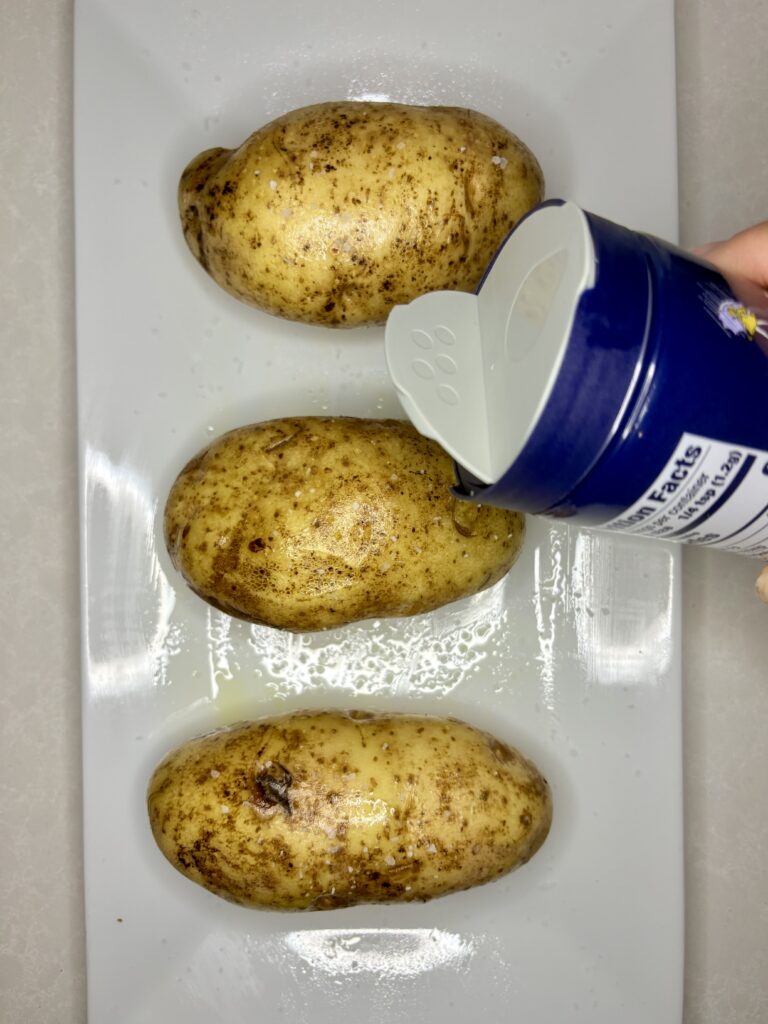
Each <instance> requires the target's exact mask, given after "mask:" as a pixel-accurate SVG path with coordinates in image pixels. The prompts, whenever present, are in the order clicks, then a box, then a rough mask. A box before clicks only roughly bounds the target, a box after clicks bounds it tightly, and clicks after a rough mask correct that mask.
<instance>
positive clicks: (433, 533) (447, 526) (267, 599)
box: [164, 416, 524, 631]
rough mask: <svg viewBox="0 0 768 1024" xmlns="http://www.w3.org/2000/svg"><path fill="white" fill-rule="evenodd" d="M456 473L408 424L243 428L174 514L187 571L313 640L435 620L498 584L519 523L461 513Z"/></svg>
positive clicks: (204, 587)
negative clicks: (376, 623)
mask: <svg viewBox="0 0 768 1024" xmlns="http://www.w3.org/2000/svg"><path fill="white" fill-rule="evenodd" d="M453 483H454V469H453V462H452V460H451V458H450V456H449V455H448V454H447V453H446V452H444V451H443V450H442V448H440V446H439V445H438V444H436V443H435V442H434V441H432V440H429V439H428V438H425V437H423V436H422V435H421V434H419V433H418V432H417V431H416V430H415V428H414V427H413V426H411V424H410V423H408V422H404V421H401V420H367V419H356V418H353V417H320V416H308V417H295V418H285V419H276V420H270V421H268V422H265V423H257V424H253V425H251V426H246V427H242V428H239V429H237V430H233V431H231V432H230V433H228V434H225V435H224V436H223V437H220V438H219V439H218V440H215V441H213V442H212V443H211V444H209V445H208V446H207V447H206V448H205V449H204V450H203V451H202V452H200V453H199V454H198V455H197V456H196V457H195V458H194V459H192V461H191V462H189V464H188V465H187V466H186V467H185V468H184V469H183V470H182V471H181V473H180V474H179V476H178V477H177V479H176V481H175V483H174V484H173V486H172V488H171V491H170V494H169V496H168V499H167V502H166V506H165V517H164V528H165V540H166V544H167V547H168V551H169V553H170V556H171V559H172V561H173V564H174V565H175V567H176V568H177V569H178V570H179V572H180V573H181V574H182V576H183V577H184V579H185V580H186V581H187V583H188V584H189V586H190V587H191V588H192V589H193V590H194V591H195V592H196V593H197V594H198V595H199V596H200V597H202V598H203V599H205V600H206V601H208V602H209V603H211V604H213V605H215V606H216V607H217V608H219V609H221V610H222V611H225V612H227V613H229V614H230V615H233V616H236V617H239V618H243V619H246V620H248V621H251V622H257V623H263V624H266V625H269V626H273V627H276V628H279V629H287V630H294V631H313V630H321V629H327V628H330V627H334V626H340V625H344V624H345V623H349V622H354V621H356V620H360V619H369V618H383V617H392V616H407V615H414V614H416V613H419V612H426V611H430V610H432V609H434V608H438V607H440V606H441V605H444V604H448V603H449V602H451V601H455V600H457V599H459V598H461V597H466V596H469V595H471V594H475V593H477V592H478V591H480V590H482V589H483V588H485V587H488V586H490V585H491V584H493V583H495V582H496V581H497V580H499V579H501V577H502V576H503V575H504V574H505V573H506V572H507V570H508V569H509V568H510V566H511V565H512V563H513V562H514V560H515V558H516V557H517V555H518V553H519V551H520V547H521V544H522V540H523V534H524V519H523V517H522V516H521V515H520V514H519V513H517V512H510V511H507V510H504V509H499V508H495V507H493V506H490V505H489V506H480V505H476V504H473V503H469V502H464V501H459V500H457V499H456V498H454V497H453V495H452V494H451V490H450V489H451V487H452V485H453Z"/></svg>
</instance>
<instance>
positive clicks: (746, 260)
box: [695, 221, 768, 288]
mask: <svg viewBox="0 0 768 1024" xmlns="http://www.w3.org/2000/svg"><path fill="white" fill-rule="evenodd" d="M695 251H697V253H698V254H699V255H701V256H704V257H705V258H706V259H708V260H709V261H710V262H711V263H714V264H715V266H716V267H717V268H718V269H719V270H721V271H722V272H723V273H725V274H726V275H727V274H738V275H739V276H740V277H745V278H747V279H748V280H750V281H754V282H756V283H757V284H759V285H760V286H761V287H763V288H766V287H768V221H763V222H762V223H760V224H755V225H754V227H751V228H747V229H746V230H745V231H740V232H739V233H738V234H737V235H734V236H733V238H728V239H727V240H726V241H724V242H713V243H710V244H709V245H705V246H701V247H700V248H699V249H698V250H695Z"/></svg>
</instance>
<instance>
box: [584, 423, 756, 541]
mask: <svg viewBox="0 0 768 1024" xmlns="http://www.w3.org/2000/svg"><path fill="white" fill-rule="evenodd" d="M603 529H606V530H621V531H622V532H625V533H635V534H644V535H646V536H649V537H658V538H660V539H663V540H676V541H683V542H687V543H691V544H706V545H708V546H710V547H713V548H725V549H726V550H729V551H739V552H741V553H742V554H745V555H752V556H753V557H756V558H768V452H764V451H760V450H758V449H756V448H742V447H741V446H739V445H732V444H726V443H723V442H722V441H714V440H712V439H711V438H708V437H699V436H698V435H696V434H683V436H682V437H681V438H680V441H679V443H678V445H677V447H676V448H675V450H674V452H673V453H672V455H671V456H670V458H669V461H668V462H667V464H666V466H665V467H664V469H663V470H662V471H661V473H659V475H658V477H657V478H656V479H655V480H654V482H653V483H652V484H651V486H650V487H649V488H648V489H647V490H646V491H645V493H644V494H643V496H642V497H641V498H640V499H639V500H638V501H636V502H635V504H634V505H632V507H631V508H628V509H627V510H626V511H625V512H623V513H622V514H621V515H620V516H617V517H616V518H615V519H611V520H610V521H609V522H607V523H605V524H604V525H603Z"/></svg>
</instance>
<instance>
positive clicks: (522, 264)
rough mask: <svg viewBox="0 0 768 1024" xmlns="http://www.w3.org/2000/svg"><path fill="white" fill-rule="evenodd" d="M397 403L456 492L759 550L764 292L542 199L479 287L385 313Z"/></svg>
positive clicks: (766, 529) (577, 519) (611, 525)
mask: <svg viewBox="0 0 768 1024" xmlns="http://www.w3.org/2000/svg"><path fill="white" fill-rule="evenodd" d="M385 347H386V355H387V362H388V366H389V371H390V374H391V377H392V380H393V382H394V384H395V387H396V388H397V391H398V394H399V397H400V399H401V402H402V404H403V406H404V409H405V411H406V413H407V414H408V416H409V417H410V419H411V420H412V421H413V423H414V425H415V426H416V428H417V429H418V430H420V431H421V432H422V433H424V434H426V435H427V436H430V437H433V438H435V440H437V441H438V442H439V443H440V444H441V445H442V446H443V447H444V448H445V449H446V450H447V451H448V452H449V453H450V454H451V455H452V456H453V458H454V459H455V462H456V475H457V485H456V488H455V493H456V495H457V496H458V497H460V498H465V499H468V500H474V501H477V502H481V503H483V504H493V505H500V506H502V507H504V508H512V509H517V510H519V511H524V512H528V513H532V514H540V515H545V516H551V517H557V518H565V519H567V520H568V521H569V522H573V523H577V524H579V525H586V526H593V527H599V528H603V529H608V530H615V531H622V532H627V533H632V534H639V535H645V536H649V537H657V538H662V539H665V540H675V541H684V542H692V543H698V544H707V545H709V546H712V547H720V548H727V549H730V550H734V551H740V552H742V553H745V554H748V555H752V556H755V557H762V558H765V557H768V358H766V354H765V353H766V352H768V298H766V293H765V292H763V291H762V290H760V289H757V288H756V287H755V286H754V285H748V284H747V283H746V282H736V281H730V282H728V281H726V280H725V279H724V278H723V277H722V276H721V274H720V273H719V272H718V271H717V270H716V269H715V268H714V267H713V266H711V265H710V264H708V263H707V262H705V261H703V260H700V259H698V258H696V257H694V256H691V255H690V254H688V253H685V252H683V251H682V250H680V249H678V248H676V247H675V246H673V245H670V244H669V243H667V242H664V241H661V240H659V239H657V238H653V237H651V236H648V235H643V234H639V233H637V232H634V231H630V230H628V229H627V228H624V227H621V226H619V225H617V224H614V223H612V222H610V221H608V220H605V219H603V218H601V217H597V216H595V215H593V214H591V213H587V212H585V211H583V210H581V209H580V208H579V207H578V206H576V205H575V204H573V203H571V202H563V201H560V200H555V201H551V202H547V203H543V204H542V205H541V206H539V207H537V208H536V209H535V210H533V211H532V212H531V213H530V214H528V216H527V217H525V218H524V219H523V220H522V221H521V222H520V223H519V224H518V225H517V226H516V227H515V229H514V230H513V231H512V232H511V234H510V235H509V237H508V238H507V240H506V241H505V243H504V245H503V246H502V247H501V249H500V250H499V251H498V253H497V254H496V256H495V258H494V261H493V263H492V264H491V266H490V267H489V269H488V271H487V272H486V275H485V277H484V279H483V281H482V282H481V284H480V287H479V289H478V291H477V293H476V294H475V295H471V294H466V293H462V292H433V293H430V294H428V295H425V296H422V297H421V298H419V299H416V300H415V301H414V302H412V303H410V304H409V305H407V306H398V307H396V308H395V309H394V310H393V311H392V313H391V314H390V317H389V320H388V323H387V328H386V345H385Z"/></svg>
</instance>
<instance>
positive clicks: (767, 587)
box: [755, 565, 768, 604]
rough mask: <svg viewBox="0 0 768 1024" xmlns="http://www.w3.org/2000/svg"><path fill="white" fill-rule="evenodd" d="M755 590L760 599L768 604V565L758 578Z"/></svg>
mask: <svg viewBox="0 0 768 1024" xmlns="http://www.w3.org/2000/svg"><path fill="white" fill-rule="evenodd" d="M755 590H756V591H757V596H758V597H759V598H760V600H761V601H765V603H766V604H768V565H766V567H765V568H764V569H763V571H762V572H761V573H760V575H759V576H758V577H757V583H756V584H755Z"/></svg>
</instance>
